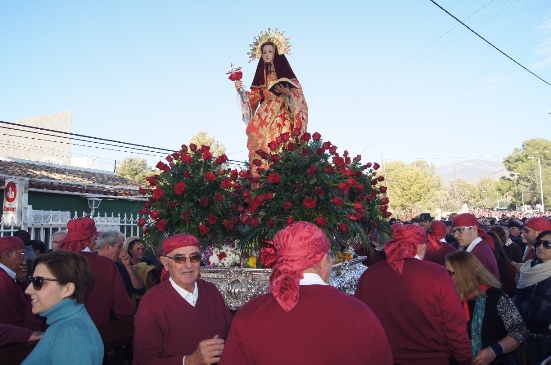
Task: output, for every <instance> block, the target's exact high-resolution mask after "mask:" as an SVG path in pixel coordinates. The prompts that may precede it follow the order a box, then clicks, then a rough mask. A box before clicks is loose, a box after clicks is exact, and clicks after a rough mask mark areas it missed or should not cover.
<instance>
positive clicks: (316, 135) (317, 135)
mask: <svg viewBox="0 0 551 365" xmlns="http://www.w3.org/2000/svg"><path fill="white" fill-rule="evenodd" d="M312 139H313V140H314V141H319V140H320V139H321V134H319V133H318V132H314V134H312Z"/></svg>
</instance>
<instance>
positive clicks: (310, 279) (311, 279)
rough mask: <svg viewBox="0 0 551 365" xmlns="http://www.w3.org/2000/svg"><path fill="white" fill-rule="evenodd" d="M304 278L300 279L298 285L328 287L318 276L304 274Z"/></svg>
mask: <svg viewBox="0 0 551 365" xmlns="http://www.w3.org/2000/svg"><path fill="white" fill-rule="evenodd" d="M303 275H304V278H302V279H300V282H299V285H329V284H327V283H326V282H325V281H323V279H322V278H321V276H319V275H318V274H314V273H313V272H305V273H304V274H303Z"/></svg>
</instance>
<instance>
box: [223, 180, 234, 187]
mask: <svg viewBox="0 0 551 365" xmlns="http://www.w3.org/2000/svg"><path fill="white" fill-rule="evenodd" d="M232 185H233V183H232V181H231V180H230V179H224V180H222V187H223V188H224V189H229V188H231V187H232Z"/></svg>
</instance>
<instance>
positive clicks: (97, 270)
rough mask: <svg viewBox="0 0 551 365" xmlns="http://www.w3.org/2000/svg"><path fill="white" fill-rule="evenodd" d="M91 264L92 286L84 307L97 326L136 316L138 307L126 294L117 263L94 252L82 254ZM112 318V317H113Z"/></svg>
mask: <svg viewBox="0 0 551 365" xmlns="http://www.w3.org/2000/svg"><path fill="white" fill-rule="evenodd" d="M80 253H81V254H82V255H83V256H84V257H86V259H87V260H88V263H89V264H90V269H91V270H92V276H93V279H92V285H91V286H90V287H89V288H88V291H87V293H86V299H85V301H84V306H85V307H86V310H87V311H88V314H89V315H90V317H91V318H92V321H93V322H94V324H95V325H96V326H98V325H100V324H103V323H106V322H109V321H110V320H111V318H114V319H120V318H127V317H131V316H133V315H134V313H135V312H136V307H135V305H134V302H133V301H132V300H131V299H130V297H128V294H126V288H125V287H124V282H123V281H122V277H121V274H120V273H119V270H118V269H117V267H116V266H115V263H114V262H113V261H111V260H109V259H108V258H106V257H102V256H98V255H96V254H95V253H92V252H80ZM111 316H112V317H111Z"/></svg>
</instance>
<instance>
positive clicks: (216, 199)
mask: <svg viewBox="0 0 551 365" xmlns="http://www.w3.org/2000/svg"><path fill="white" fill-rule="evenodd" d="M214 200H215V201H217V202H221V201H222V200H224V195H222V194H220V193H216V194H214Z"/></svg>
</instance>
